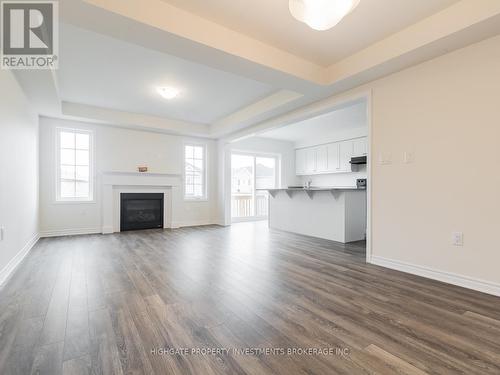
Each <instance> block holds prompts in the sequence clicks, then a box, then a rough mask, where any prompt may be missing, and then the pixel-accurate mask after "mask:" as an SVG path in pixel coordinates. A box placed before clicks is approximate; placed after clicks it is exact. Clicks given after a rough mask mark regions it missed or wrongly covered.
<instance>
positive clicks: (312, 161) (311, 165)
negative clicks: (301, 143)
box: [305, 147, 316, 174]
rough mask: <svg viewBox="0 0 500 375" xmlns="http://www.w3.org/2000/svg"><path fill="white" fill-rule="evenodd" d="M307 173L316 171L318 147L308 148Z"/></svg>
mask: <svg viewBox="0 0 500 375" xmlns="http://www.w3.org/2000/svg"><path fill="white" fill-rule="evenodd" d="M305 150H306V174H311V173H315V172H316V148H314V147H312V148H306V149H305Z"/></svg>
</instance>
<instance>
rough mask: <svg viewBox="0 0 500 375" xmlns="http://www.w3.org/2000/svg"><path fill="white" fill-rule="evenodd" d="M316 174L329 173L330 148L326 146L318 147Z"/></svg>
mask: <svg viewBox="0 0 500 375" xmlns="http://www.w3.org/2000/svg"><path fill="white" fill-rule="evenodd" d="M316 172H318V173H324V172H328V148H327V146H326V145H324V146H318V147H316Z"/></svg>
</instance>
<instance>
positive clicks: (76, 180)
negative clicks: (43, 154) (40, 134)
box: [56, 129, 94, 202]
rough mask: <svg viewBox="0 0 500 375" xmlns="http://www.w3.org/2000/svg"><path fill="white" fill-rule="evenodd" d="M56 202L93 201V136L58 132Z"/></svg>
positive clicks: (72, 132)
mask: <svg viewBox="0 0 500 375" xmlns="http://www.w3.org/2000/svg"><path fill="white" fill-rule="evenodd" d="M56 134H57V139H56V144H57V150H56V153H57V181H56V186H57V187H56V200H57V201H64V202H67V201H92V200H93V191H94V189H93V185H92V133H91V132H89V131H86V130H77V129H57V132H56Z"/></svg>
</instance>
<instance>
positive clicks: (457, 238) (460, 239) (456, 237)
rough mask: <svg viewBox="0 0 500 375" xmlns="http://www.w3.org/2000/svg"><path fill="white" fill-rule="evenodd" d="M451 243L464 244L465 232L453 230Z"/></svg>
mask: <svg viewBox="0 0 500 375" xmlns="http://www.w3.org/2000/svg"><path fill="white" fill-rule="evenodd" d="M451 243H452V244H453V245H454V246H463V245H464V234H463V233H462V232H453V233H452V235H451Z"/></svg>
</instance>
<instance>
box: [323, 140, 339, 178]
mask: <svg viewBox="0 0 500 375" xmlns="http://www.w3.org/2000/svg"><path fill="white" fill-rule="evenodd" d="M326 147H327V153H328V172H329V173H335V172H338V171H339V170H340V157H339V144H338V143H330V144H328V145H327V146H326Z"/></svg>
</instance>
